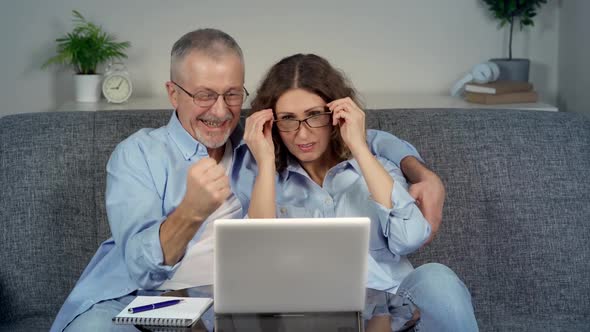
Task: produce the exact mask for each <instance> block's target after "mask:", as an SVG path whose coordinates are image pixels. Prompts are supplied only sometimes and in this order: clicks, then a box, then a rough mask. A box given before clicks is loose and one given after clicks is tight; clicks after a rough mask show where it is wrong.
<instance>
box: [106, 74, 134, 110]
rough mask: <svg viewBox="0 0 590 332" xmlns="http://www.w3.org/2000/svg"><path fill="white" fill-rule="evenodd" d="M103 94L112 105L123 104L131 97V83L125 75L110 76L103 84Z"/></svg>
mask: <svg viewBox="0 0 590 332" xmlns="http://www.w3.org/2000/svg"><path fill="white" fill-rule="evenodd" d="M102 93H103V94H104V96H105V98H106V99H107V100H108V101H109V102H111V103H122V102H124V101H127V99H129V97H130V96H131V81H130V80H129V78H128V77H127V76H125V75H117V74H114V75H108V76H106V77H105V78H104V81H103V82H102Z"/></svg>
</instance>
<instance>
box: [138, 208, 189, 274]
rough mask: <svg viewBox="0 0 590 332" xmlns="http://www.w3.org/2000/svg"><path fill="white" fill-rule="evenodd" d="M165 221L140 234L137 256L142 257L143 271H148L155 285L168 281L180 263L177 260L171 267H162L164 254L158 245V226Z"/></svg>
mask: <svg viewBox="0 0 590 332" xmlns="http://www.w3.org/2000/svg"><path fill="white" fill-rule="evenodd" d="M165 219H166V217H164V218H162V220H160V221H159V222H157V223H155V224H154V225H152V226H151V227H149V228H147V229H145V230H144V231H143V232H142V234H141V235H142V239H141V241H140V243H141V248H138V251H139V255H140V257H143V261H144V264H145V266H144V268H145V270H144V271H149V272H148V277H149V279H150V281H151V282H153V283H155V284H159V283H162V282H164V281H166V280H167V279H170V278H171V277H172V275H174V272H175V271H176V270H177V269H178V267H179V266H180V262H181V261H182V259H181V260H179V261H178V262H177V263H176V264H174V265H173V266H169V265H164V254H163V252H162V244H161V243H160V225H161V224H162V222H163V221H164V220H165Z"/></svg>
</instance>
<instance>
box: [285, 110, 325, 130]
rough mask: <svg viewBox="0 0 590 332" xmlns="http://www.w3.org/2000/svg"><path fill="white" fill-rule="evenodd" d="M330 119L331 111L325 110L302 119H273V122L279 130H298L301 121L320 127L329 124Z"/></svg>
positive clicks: (311, 126) (310, 125) (312, 126)
mask: <svg viewBox="0 0 590 332" xmlns="http://www.w3.org/2000/svg"><path fill="white" fill-rule="evenodd" d="M326 109H327V108H326ZM327 110H328V109H327ZM331 121H332V112H331V111H329V110H328V111H326V112H321V113H318V114H313V115H310V116H308V117H307V118H305V119H303V120H297V119H292V118H285V119H278V120H274V123H275V124H276V125H277V129H279V131H297V130H299V126H301V122H305V123H306V124H307V125H308V126H309V127H310V128H320V127H325V126H327V125H329V124H330V122H331Z"/></svg>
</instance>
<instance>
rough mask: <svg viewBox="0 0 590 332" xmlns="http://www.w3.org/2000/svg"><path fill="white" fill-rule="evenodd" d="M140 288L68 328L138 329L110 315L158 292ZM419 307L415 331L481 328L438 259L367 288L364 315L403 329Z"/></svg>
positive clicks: (464, 293)
mask: <svg viewBox="0 0 590 332" xmlns="http://www.w3.org/2000/svg"><path fill="white" fill-rule="evenodd" d="M139 292H140V293H138V294H131V295H127V296H123V297H120V298H118V299H113V300H108V301H103V302H99V303H97V304H95V305H94V306H92V308H90V310H88V311H86V312H84V313H83V314H81V315H80V316H78V317H76V319H74V321H72V322H71V323H70V324H69V325H68V327H67V328H66V329H65V331H67V332H72V331H137V329H135V328H134V327H133V326H129V325H115V324H113V323H112V321H111V319H112V318H113V317H115V316H116V315H117V314H118V313H119V312H120V311H121V310H123V308H125V307H126V306H127V304H129V303H130V302H131V301H132V300H133V299H134V298H135V295H157V294H156V293H159V292H158V291H155V292H149V291H139ZM144 293H145V294H144ZM204 296H205V295H204ZM416 309H418V310H419V311H420V319H419V320H418V322H417V323H416V325H415V327H414V330H415V331H427V332H428V331H441V332H444V331H452V332H456V331H461V332H470V331H478V327H477V322H476V320H475V315H474V313H473V306H472V304H471V295H470V294H469V291H468V290H467V287H465V285H464V284H463V282H462V281H461V280H460V279H459V278H458V277H457V275H456V274H455V273H454V272H453V271H452V270H451V269H449V268H448V267H446V266H444V265H442V264H437V263H429V264H424V265H422V266H420V267H418V268H417V269H415V270H414V271H412V273H410V274H409V275H408V276H407V277H406V278H405V279H404V280H403V281H402V283H401V285H400V286H399V288H398V290H397V294H389V293H385V292H377V291H375V292H371V291H370V290H368V293H367V308H366V310H365V312H364V313H363V316H364V318H365V319H369V318H370V317H371V316H380V315H390V316H391V330H392V331H400V330H403V326H404V325H405V323H406V322H407V321H408V320H410V319H411V318H412V313H413V312H414V311H415V310H416ZM203 320H204V322H205V325H206V327H207V329H208V330H209V331H210V330H211V329H212V326H213V321H214V314H213V309H212V308H211V309H210V310H208V311H207V312H206V313H205V314H204V315H203Z"/></svg>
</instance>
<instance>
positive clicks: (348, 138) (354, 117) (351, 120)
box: [326, 97, 368, 157]
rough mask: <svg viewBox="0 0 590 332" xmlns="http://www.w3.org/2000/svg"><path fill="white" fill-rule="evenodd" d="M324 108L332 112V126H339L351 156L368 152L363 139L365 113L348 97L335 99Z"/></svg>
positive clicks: (364, 138)
mask: <svg viewBox="0 0 590 332" xmlns="http://www.w3.org/2000/svg"><path fill="white" fill-rule="evenodd" d="M326 106H328V108H329V109H330V110H331V111H332V124H333V125H334V126H337V125H338V126H340V134H341V135H342V139H343V140H344V143H345V144H346V146H348V148H349V149H350V152H352V155H353V156H355V157H356V156H357V154H358V153H359V152H361V150H362V151H364V150H368V147H367V141H366V137H365V112H363V110H361V109H360V108H359V107H358V106H357V104H355V102H354V101H353V100H352V99H350V97H346V98H342V99H336V100H334V101H332V102H330V103H328V104H327V105H326Z"/></svg>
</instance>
